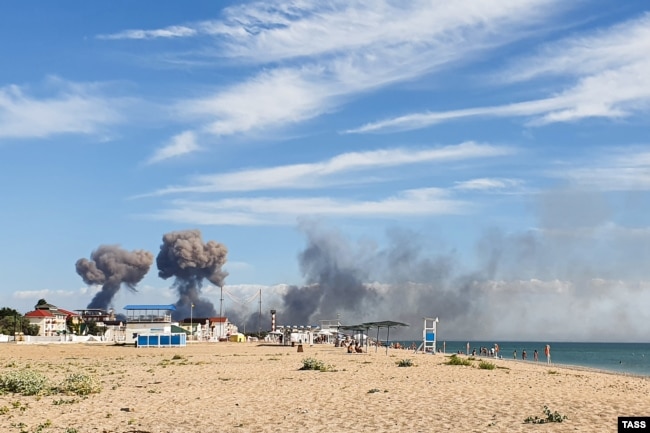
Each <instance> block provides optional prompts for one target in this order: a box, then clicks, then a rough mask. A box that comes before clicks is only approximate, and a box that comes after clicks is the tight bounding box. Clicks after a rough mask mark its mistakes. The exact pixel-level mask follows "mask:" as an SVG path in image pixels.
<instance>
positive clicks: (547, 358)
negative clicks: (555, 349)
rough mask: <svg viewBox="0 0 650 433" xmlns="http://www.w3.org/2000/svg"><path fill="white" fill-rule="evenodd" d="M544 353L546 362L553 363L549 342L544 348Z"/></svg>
mask: <svg viewBox="0 0 650 433" xmlns="http://www.w3.org/2000/svg"><path fill="white" fill-rule="evenodd" d="M544 355H546V363H547V364H550V363H551V345H550V344H547V345H546V347H545V348H544Z"/></svg>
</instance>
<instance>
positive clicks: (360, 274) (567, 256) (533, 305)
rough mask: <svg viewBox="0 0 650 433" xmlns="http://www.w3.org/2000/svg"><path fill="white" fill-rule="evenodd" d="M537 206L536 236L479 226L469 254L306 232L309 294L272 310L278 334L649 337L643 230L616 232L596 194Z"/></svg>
mask: <svg viewBox="0 0 650 433" xmlns="http://www.w3.org/2000/svg"><path fill="white" fill-rule="evenodd" d="M537 199H538V201H537V202H536V203H535V205H536V206H537V208H536V210H537V211H538V212H537V217H538V226H537V227H534V228H531V229H528V230H522V231H510V232H508V231H505V230H503V229H500V228H496V227H489V226H486V227H485V228H484V229H483V231H482V233H481V235H480V236H479V238H478V239H476V240H475V242H474V252H473V254H467V253H466V255H465V256H461V254H460V253H459V252H458V251H457V250H455V249H454V248H453V247H452V248H450V247H445V246H443V245H445V244H444V243H442V242H439V243H436V242H437V240H434V241H431V239H429V237H427V236H426V235H425V234H423V233H417V232H415V231H411V230H408V229H390V230H388V231H387V239H386V242H384V243H383V244H382V245H381V246H380V245H379V244H377V243H376V242H375V241H374V240H369V239H366V238H363V239H358V240H356V241H352V240H350V239H346V238H345V237H344V236H343V235H342V234H341V233H339V232H338V231H336V230H333V229H330V228H327V227H324V226H321V225H318V224H312V223H308V224H303V225H302V226H301V230H302V231H303V232H304V234H305V236H306V246H305V248H304V250H303V251H302V252H301V253H299V255H298V260H299V263H300V270H301V271H302V274H303V277H304V284H302V285H301V286H289V287H287V288H286V290H284V291H283V293H282V294H279V295H277V296H276V299H274V300H273V301H272V302H267V303H268V304H269V308H274V309H276V310H277V323H278V324H284V325H307V324H318V321H319V320H335V319H337V317H338V316H340V318H341V322H342V323H345V324H355V323H361V322H365V321H375V320H396V321H401V322H406V323H409V324H410V325H411V327H410V328H409V329H406V330H404V329H400V330H396V334H395V335H396V336H397V335H398V334H408V335H410V336H411V337H412V338H420V336H421V332H422V319H423V318H424V317H439V318H440V324H439V331H438V332H439V335H440V336H444V338H446V339H461V340H465V339H475V340H481V339H491V338H501V339H502V341H505V340H504V339H513V340H517V339H544V340H549V341H618V340H621V339H623V340H626V341H635V340H637V341H640V340H643V339H645V338H647V337H646V335H647V333H648V332H650V325H649V324H648V323H650V321H649V319H650V314H649V313H648V311H646V310H645V309H644V308H642V306H643V305H646V304H647V303H648V302H650V271H648V270H647V269H648V266H647V263H648V261H650V249H649V248H648V245H650V232H648V231H647V229H643V228H637V227H635V226H633V225H632V226H623V225H618V224H614V223H612V222H611V220H612V214H614V213H615V212H616V211H617V207H616V206H612V205H611V204H609V203H607V202H606V200H605V199H604V198H603V197H601V196H594V195H593V194H591V193H583V192H580V191H575V190H570V189H569V190H560V191H548V192H545V193H542V194H540V195H539V196H538V197H537ZM627 206H628V208H627V209H626V210H627V211H629V210H630V209H629V207H630V203H627ZM427 239H429V240H428V241H427ZM267 299H268V297H267ZM267 316H268V312H264V313H263V317H267ZM248 320H249V321H250V323H253V320H256V318H255V315H251V317H250V318H249V319H248ZM268 321H269V319H268V318H267V319H266V321H265V322H264V323H265V324H266V322H268ZM247 323H249V322H247ZM264 328H265V327H263V329H264ZM391 335H393V331H391Z"/></svg>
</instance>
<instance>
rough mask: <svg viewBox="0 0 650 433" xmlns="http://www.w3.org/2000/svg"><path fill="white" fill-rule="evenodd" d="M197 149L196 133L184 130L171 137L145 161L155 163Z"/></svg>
mask: <svg viewBox="0 0 650 433" xmlns="http://www.w3.org/2000/svg"><path fill="white" fill-rule="evenodd" d="M198 149H200V147H199V145H198V144H197V142H196V134H195V133H194V132H193V131H185V132H182V133H180V134H178V135H175V136H174V137H172V139H171V140H170V142H169V144H167V145H166V146H164V147H162V148H160V149H158V150H157V151H156V152H155V153H154V155H153V156H152V157H151V158H149V160H148V161H147V162H148V163H149V164H155V163H157V162H160V161H164V160H166V159H169V158H174V157H177V156H181V155H185V154H187V153H191V152H194V151H196V150H198Z"/></svg>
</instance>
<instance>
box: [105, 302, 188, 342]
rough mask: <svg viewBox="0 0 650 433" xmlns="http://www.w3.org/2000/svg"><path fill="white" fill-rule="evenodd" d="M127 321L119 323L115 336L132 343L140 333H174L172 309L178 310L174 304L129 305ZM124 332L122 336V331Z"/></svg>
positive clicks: (126, 308)
mask: <svg viewBox="0 0 650 433" xmlns="http://www.w3.org/2000/svg"><path fill="white" fill-rule="evenodd" d="M124 309H125V310H126V323H121V324H120V325H118V326H119V327H120V329H117V330H115V331H116V332H114V334H113V335H114V338H115V339H116V340H117V341H119V340H121V339H122V340H123V342H124V343H127V344H132V343H135V342H136V341H137V338H138V335H139V334H142V335H149V334H166V335H171V334H172V314H171V312H172V311H175V310H176V307H175V306H174V305H171V304H169V305H151V304H146V305H127V306H125V307H124ZM122 330H123V332H124V334H123V336H122V337H123V338H120V333H119V332H120V331H122Z"/></svg>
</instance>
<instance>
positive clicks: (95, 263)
mask: <svg viewBox="0 0 650 433" xmlns="http://www.w3.org/2000/svg"><path fill="white" fill-rule="evenodd" d="M152 263H153V254H151V253H150V252H149V251H144V250H135V251H127V250H124V249H122V248H120V247H119V245H100V246H99V248H97V249H96V250H95V251H93V252H92V254H91V256H90V260H87V259H84V258H82V259H79V260H77V263H76V265H75V267H76V269H77V274H79V275H80V276H81V278H83V280H84V282H85V283H86V284H101V285H102V289H101V290H100V291H99V292H98V293H97V294H96V295H95V297H94V298H93V299H92V301H90V304H88V308H102V309H108V307H109V306H110V303H111V301H112V299H113V296H115V294H116V293H117V291H118V290H120V287H121V286H122V285H125V286H126V287H128V288H129V289H131V290H132V291H136V289H135V286H136V284H138V283H139V282H140V281H141V280H142V278H144V276H145V275H146V274H147V272H149V268H150V267H151V264H152Z"/></svg>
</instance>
